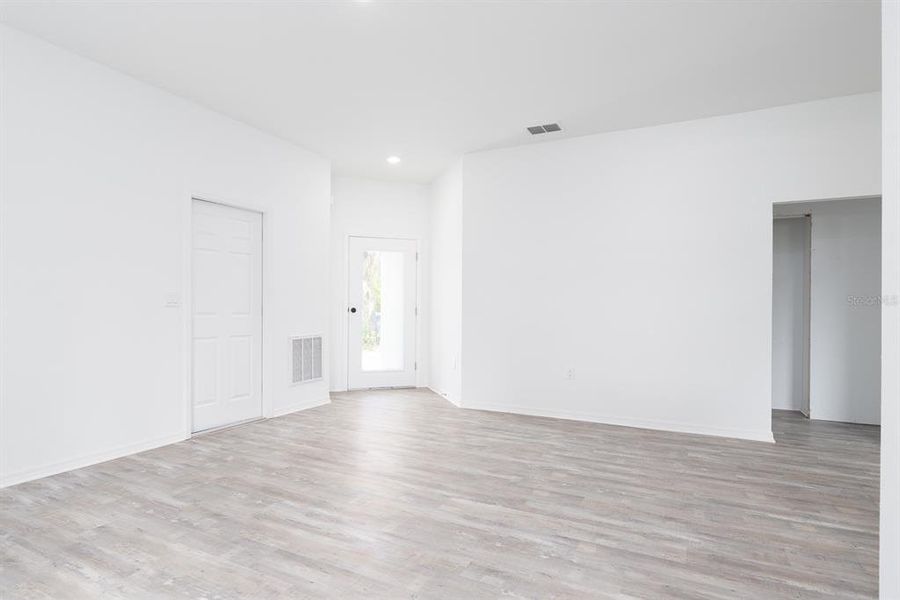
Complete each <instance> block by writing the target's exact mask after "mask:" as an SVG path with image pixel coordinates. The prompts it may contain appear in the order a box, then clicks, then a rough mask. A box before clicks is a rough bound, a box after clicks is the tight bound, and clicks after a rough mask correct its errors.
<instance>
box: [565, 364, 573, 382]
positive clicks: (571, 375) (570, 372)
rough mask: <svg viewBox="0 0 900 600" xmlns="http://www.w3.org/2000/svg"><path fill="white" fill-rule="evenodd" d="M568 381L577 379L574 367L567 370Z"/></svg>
mask: <svg viewBox="0 0 900 600" xmlns="http://www.w3.org/2000/svg"><path fill="white" fill-rule="evenodd" d="M566 379H575V369H573V368H572V367H569V368H568V369H566Z"/></svg>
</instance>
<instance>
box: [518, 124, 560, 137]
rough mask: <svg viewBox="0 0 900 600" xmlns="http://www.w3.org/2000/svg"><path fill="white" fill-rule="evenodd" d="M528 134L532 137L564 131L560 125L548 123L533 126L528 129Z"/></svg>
mask: <svg viewBox="0 0 900 600" xmlns="http://www.w3.org/2000/svg"><path fill="white" fill-rule="evenodd" d="M526 129H527V130H528V133H530V134H531V135H540V134H542V133H553V132H554V131H562V127H560V126H559V123H547V124H546V125H532V126H531V127H526Z"/></svg>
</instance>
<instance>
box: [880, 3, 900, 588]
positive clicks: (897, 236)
mask: <svg viewBox="0 0 900 600" xmlns="http://www.w3.org/2000/svg"><path fill="white" fill-rule="evenodd" d="M881 10H882V35H881V43H882V60H881V68H882V77H881V85H882V89H883V92H882V93H883V95H884V97H883V101H882V105H881V106H882V137H881V140H882V155H881V160H882V164H883V165H884V172H883V178H884V179H883V181H884V183H883V186H884V191H883V194H882V199H881V203H882V204H881V210H882V213H881V215H882V218H881V228H882V229H881V235H882V250H881V252H882V255H881V256H882V261H881V289H882V295H883V296H884V297H885V298H891V299H896V298H897V297H898V295H900V2H897V1H896V0H893V1H889V2H882V3H881ZM881 315H882V316H881V365H882V369H881V534H880V536H879V540H880V543H881V553H880V571H881V578H880V594H881V598H882V600H900V368H898V367H900V306H898V305H897V303H896V302H890V303H885V305H884V306H883V307H882V312H881Z"/></svg>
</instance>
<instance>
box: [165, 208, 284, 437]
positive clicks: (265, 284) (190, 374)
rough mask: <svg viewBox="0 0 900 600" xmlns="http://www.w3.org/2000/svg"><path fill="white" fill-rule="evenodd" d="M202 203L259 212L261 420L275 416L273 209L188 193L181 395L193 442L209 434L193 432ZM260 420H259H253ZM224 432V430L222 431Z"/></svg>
mask: <svg viewBox="0 0 900 600" xmlns="http://www.w3.org/2000/svg"><path fill="white" fill-rule="evenodd" d="M195 200H199V201H201V202H209V203H210V204H217V205H219V206H224V207H227V208H236V209H238V210H245V211H249V212H255V213H259V215H260V222H261V223H260V229H261V231H260V238H261V239H260V252H261V253H262V256H261V257H260V259H261V262H262V272H261V273H260V277H261V279H262V280H261V281H260V288H261V289H260V293H261V294H262V299H261V300H262V301H261V303H260V311H261V314H260V357H259V361H260V373H259V376H260V377H259V379H260V381H259V384H260V394H261V396H262V398H261V403H262V407H261V415H260V417H259V418H260V419H267V418H270V417H272V416H273V408H272V407H273V403H272V390H271V387H272V386H267V385H266V380H267V379H268V377H269V373H270V371H271V369H272V365H271V357H270V356H269V354H268V353H267V352H266V347H267V346H268V345H269V339H270V332H269V331H268V321H267V320H266V308H267V305H268V302H269V298H272V294H271V293H270V292H271V290H269V286H270V282H271V280H272V278H271V277H270V271H271V268H272V266H271V264H270V263H271V260H270V258H269V257H271V256H272V252H271V247H270V246H271V238H272V236H271V235H267V229H268V224H269V222H271V219H272V217H273V211H272V210H271V209H267V208H264V207H263V206H262V205H261V204H256V203H253V202H244V201H241V200H235V199H223V198H222V197H221V196H214V195H207V194H198V193H189V194H187V200H186V201H185V203H184V222H185V224H186V225H185V228H184V243H183V251H182V284H181V285H182V290H183V293H182V300H181V314H182V320H183V323H184V327H183V332H182V345H183V347H184V360H183V361H182V369H183V372H184V375H183V377H182V380H183V384H182V395H183V402H182V406H183V408H184V414H183V426H184V439H190V438H191V437H193V436H194V435H203V434H204V433H208V431H200V432H196V433H195V432H194V431H193V428H194V398H193V387H194V385H193V384H194V381H193V379H194V370H193V365H194V356H193V347H192V346H193V343H192V340H193V333H194V319H193V314H192V311H191V307H192V306H193V297H192V289H193V272H194V271H193V269H194V261H193V253H194V201H195ZM253 420H258V419H253ZM239 424H240V423H234V424H233V425H239ZM230 426H232V425H226V427H230ZM220 429H221V428H220Z"/></svg>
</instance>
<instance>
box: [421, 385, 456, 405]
mask: <svg viewBox="0 0 900 600" xmlns="http://www.w3.org/2000/svg"><path fill="white" fill-rule="evenodd" d="M425 387H426V388H427V389H429V390H431V391H432V392H434V393H435V394H437V395H438V396H440V397H441V398H443V399H444V400H446V401H447V402H449V403H450V404H452V405H453V406H455V407H457V408H462V406H461V405H460V403H459V400H454V399H453V398H451V397H450V395H449V394H445V393H444V392H442V391H441V390H439V389H437V388H433V387H431V386H430V385H427V386H425Z"/></svg>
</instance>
